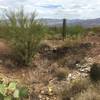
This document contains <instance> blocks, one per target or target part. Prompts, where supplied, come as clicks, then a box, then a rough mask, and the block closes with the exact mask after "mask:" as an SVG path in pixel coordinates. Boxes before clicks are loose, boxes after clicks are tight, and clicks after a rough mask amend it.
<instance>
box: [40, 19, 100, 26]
mask: <svg viewBox="0 0 100 100" xmlns="http://www.w3.org/2000/svg"><path fill="white" fill-rule="evenodd" d="M39 21H40V22H41V23H43V24H44V25H48V26H61V25H62V19H47V18H46V19H39ZM67 25H68V26H70V25H81V26H83V27H94V26H100V18H96V19H87V20H80V19H75V20H74V19H73V20H67Z"/></svg>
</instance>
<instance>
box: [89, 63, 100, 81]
mask: <svg viewBox="0 0 100 100" xmlns="http://www.w3.org/2000/svg"><path fill="white" fill-rule="evenodd" d="M90 78H91V80H92V81H100V64H98V63H94V64H93V65H92V67H91V70H90Z"/></svg>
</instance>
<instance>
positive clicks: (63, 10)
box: [0, 0, 100, 19]
mask: <svg viewBox="0 0 100 100" xmlns="http://www.w3.org/2000/svg"><path fill="white" fill-rule="evenodd" d="M21 6H24V9H25V11H26V12H29V13H30V12H32V11H34V10H36V11H37V13H38V16H39V17H41V18H42V17H45V18H46V17H47V18H63V17H65V18H68V19H77V18H80V19H87V18H89V19H90V18H97V17H100V13H99V12H100V0H6V1H5V0H0V10H2V9H13V10H14V9H16V8H19V7H21Z"/></svg>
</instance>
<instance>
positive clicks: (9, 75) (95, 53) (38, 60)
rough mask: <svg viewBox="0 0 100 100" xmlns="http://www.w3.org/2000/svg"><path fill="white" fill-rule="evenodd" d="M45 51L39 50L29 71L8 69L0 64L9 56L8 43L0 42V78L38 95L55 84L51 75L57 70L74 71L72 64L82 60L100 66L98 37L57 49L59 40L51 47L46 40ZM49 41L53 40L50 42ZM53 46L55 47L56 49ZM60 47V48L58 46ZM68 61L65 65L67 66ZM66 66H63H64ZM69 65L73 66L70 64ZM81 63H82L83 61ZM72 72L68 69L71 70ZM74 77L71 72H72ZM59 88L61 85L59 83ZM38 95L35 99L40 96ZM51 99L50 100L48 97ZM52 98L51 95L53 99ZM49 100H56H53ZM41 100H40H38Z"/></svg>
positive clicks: (25, 68) (91, 37) (54, 78)
mask: <svg viewBox="0 0 100 100" xmlns="http://www.w3.org/2000/svg"><path fill="white" fill-rule="evenodd" d="M46 41H48V42H47V44H46V45H47V47H48V49H46V50H45V47H44V48H42V51H39V52H38V53H37V54H36V56H35V58H34V61H33V63H34V66H32V67H22V66H18V67H12V66H10V65H11V61H9V60H7V61H6V63H7V64H8V65H9V66H5V65H7V64H2V59H4V58H2V57H4V56H5V58H6V56H7V55H9V54H10V53H11V49H10V47H9V45H8V42H6V41H5V40H2V39H1V40H0V78H3V80H4V81H5V82H6V83H8V82H9V81H17V82H19V83H22V84H26V85H28V86H29V85H30V86H32V87H34V92H35V93H37V94H39V93H40V94H41V91H42V90H45V89H44V88H46V86H48V84H50V83H52V81H53V83H55V84H58V83H59V81H57V79H56V77H55V71H56V70H57V69H59V68H61V67H66V68H67V67H68V68H71V67H72V68H74V66H75V64H77V63H81V62H82V60H83V59H84V58H85V57H88V58H92V61H93V63H94V62H96V63H100V37H99V36H96V35H95V36H87V37H86V38H84V41H82V43H80V44H79V45H78V46H74V47H66V46H65V47H64V46H61V43H62V44H64V43H63V42H61V40H60V43H59V40H55V43H54V42H52V44H50V45H48V44H49V40H46ZM52 41H53V40H52ZM56 43H57V45H58V46H57V45H56ZM59 44H60V46H59ZM67 61H68V62H67ZM66 62H67V63H66ZM72 62H73V63H72ZM83 62H84V61H83ZM71 70H72V69H71ZM69 73H70V72H69ZM74 73H75V72H74ZM61 84H62V82H61ZM40 94H39V96H41V95H40ZM51 98H52V97H51ZM54 98H55V95H54ZM54 98H53V99H50V100H56V99H54ZM41 100H42V99H41Z"/></svg>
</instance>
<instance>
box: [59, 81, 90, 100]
mask: <svg viewBox="0 0 100 100" xmlns="http://www.w3.org/2000/svg"><path fill="white" fill-rule="evenodd" d="M88 85H89V83H88V81H87V80H78V81H76V82H74V83H72V84H69V85H66V86H65V87H64V88H63V91H61V92H60V97H59V98H60V100H71V98H74V97H75V96H76V95H77V94H78V93H81V92H83V91H85V90H86V89H87V87H88Z"/></svg>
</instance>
